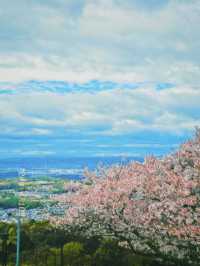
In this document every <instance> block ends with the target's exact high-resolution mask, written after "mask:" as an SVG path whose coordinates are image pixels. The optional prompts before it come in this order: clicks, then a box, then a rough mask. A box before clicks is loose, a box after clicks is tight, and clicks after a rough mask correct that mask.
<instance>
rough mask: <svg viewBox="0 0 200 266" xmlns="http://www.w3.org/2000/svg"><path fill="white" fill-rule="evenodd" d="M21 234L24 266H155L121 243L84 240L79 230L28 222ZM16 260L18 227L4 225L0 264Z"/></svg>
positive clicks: (0, 228)
mask: <svg viewBox="0 0 200 266" xmlns="http://www.w3.org/2000/svg"><path fill="white" fill-rule="evenodd" d="M21 233H22V234H21V240H22V243H21V259H20V262H21V266H111V265H113V266H153V265H154V264H153V263H154V262H153V260H152V259H151V258H145V257H141V256H133V254H132V252H130V250H129V249H127V248H125V247H122V246H121V245H120V243H119V242H118V241H117V240H113V239H111V238H101V237H99V236H93V237H91V238H83V237H82V236H81V234H79V232H78V231H72V230H71V232H70V233H69V232H68V231H66V230H64V229H62V228H55V227H53V226H52V225H50V224H49V223H47V222H37V223H36V222H29V223H24V224H23V225H22V231H21ZM15 257H16V226H15V225H14V224H5V223H1V224H0V265H7V266H14V265H15ZM156 265H157V264H156ZM158 266H159V265H158ZM162 266H165V265H164V264H162Z"/></svg>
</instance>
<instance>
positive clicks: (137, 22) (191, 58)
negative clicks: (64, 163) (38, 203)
mask: <svg viewBox="0 0 200 266" xmlns="http://www.w3.org/2000/svg"><path fill="white" fill-rule="evenodd" d="M199 24H200V1H199V0H190V1H188V0H148V1H146V0H95V1H94V0H93V1H92V0H56V1H55V0H45V1H44V0H29V1H27V0H18V1H9V0H8V1H4V0H0V158H9V157H23V156H25V157H29V156H65V157H79V156H118V155H120V156H144V155H146V154H152V153H153V154H155V155H162V154H165V153H167V152H171V151H174V150H175V149H177V147H178V145H179V144H180V143H181V142H183V141H185V140H187V139H188V138H189V137H191V136H192V134H193V133H194V128H195V126H199V125H200V84H199V77H200V53H199V50H200V34H199Z"/></svg>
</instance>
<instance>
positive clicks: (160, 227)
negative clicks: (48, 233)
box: [59, 129, 200, 260]
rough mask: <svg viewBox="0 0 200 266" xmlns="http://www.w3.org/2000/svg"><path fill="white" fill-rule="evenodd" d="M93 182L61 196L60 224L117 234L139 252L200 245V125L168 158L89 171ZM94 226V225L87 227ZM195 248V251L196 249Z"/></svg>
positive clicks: (184, 252)
mask: <svg viewBox="0 0 200 266" xmlns="http://www.w3.org/2000/svg"><path fill="white" fill-rule="evenodd" d="M87 177H88V178H87V183H85V184H84V185H82V186H80V187H79V189H78V190H77V191H76V192H75V193H72V194H71V195H70V196H66V197H65V196H63V197H62V199H60V200H61V201H63V202H65V203H66V204H68V206H70V207H69V208H68V209H67V211H66V214H65V216H64V217H63V218H62V219H60V220H59V223H60V224H68V225H69V224H79V225H83V226H84V227H85V228H87V230H88V232H93V233H96V234H97V233H102V234H108V233H109V234H112V235H113V236H114V237H117V238H118V239H119V240H121V241H125V242H127V243H128V244H129V246H130V248H131V249H132V250H133V251H134V252H144V253H147V254H173V255H176V256H188V257H189V260H191V256H190V250H189V249H188V247H189V246H190V247H191V246H192V247H194V248H196V250H197V252H199V249H198V247H199V245H200V130H199V129H197V130H196V135H195V137H194V138H193V139H192V140H189V141H187V142H185V143H184V144H182V145H181V146H180V148H179V150H178V151H177V152H175V153H173V154H170V155H168V156H166V157H164V158H162V159H157V158H155V157H153V156H151V157H148V158H146V159H145V161H144V162H143V163H140V162H131V163H129V164H127V165H114V166H112V167H109V168H100V169H99V171H98V172H88V173H87ZM86 225H88V227H87V226H86ZM193 252H194V250H193Z"/></svg>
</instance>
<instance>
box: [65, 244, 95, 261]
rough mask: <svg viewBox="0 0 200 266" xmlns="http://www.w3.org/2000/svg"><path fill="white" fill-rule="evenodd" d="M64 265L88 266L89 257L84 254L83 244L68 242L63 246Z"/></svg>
mask: <svg viewBox="0 0 200 266" xmlns="http://www.w3.org/2000/svg"><path fill="white" fill-rule="evenodd" d="M64 263H65V265H66V266H80V265H82V266H89V265H91V257H90V256H89V255H87V254H85V250H84V246H83V244H81V243H79V242H70V243H67V244H66V245H65V246H64Z"/></svg>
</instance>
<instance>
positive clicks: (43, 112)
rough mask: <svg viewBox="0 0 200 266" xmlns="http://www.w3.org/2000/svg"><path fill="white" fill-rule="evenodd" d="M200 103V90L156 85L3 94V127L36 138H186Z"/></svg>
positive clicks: (0, 111) (196, 121) (0, 118)
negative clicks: (156, 134)
mask: <svg viewBox="0 0 200 266" xmlns="http://www.w3.org/2000/svg"><path fill="white" fill-rule="evenodd" d="M119 86H120V85H119ZM121 86H123V85H121ZM199 99H200V89H199V88H198V87H189V86H187V87H181V86H174V87H171V88H169V89H164V90H158V89H156V88H155V87H154V86H153V85H151V84H150V85H145V86H143V87H139V88H135V89H125V88H123V87H122V88H115V89H110V90H106V89H105V90H101V91H97V90H95V89H94V91H92V92H87V91H76V90H75V89H74V91H73V92H66V93H64V94H59V93H52V92H47V91H44V92H42V89H41V91H40V92H33V91H31V92H28V91H27V92H22V93H18V94H15V95H4V96H2V95H1V96H0V106H1V108H0V122H1V123H0V127H1V131H2V132H4V129H3V128H4V126H5V124H6V125H7V127H8V128H9V130H11V131H12V129H13V131H14V134H16V132H17V131H19V132H18V134H23V132H27V134H30V135H31V134H33V135H34V134H35V135H52V134H59V133H62V134H63V132H70V131H71V130H86V131H88V132H90V133H92V132H96V131H98V132H99V134H108V135H109V134H124V133H130V132H133V133H134V132H140V131H146V130H153V131H163V132H174V133H175V132H176V133H183V132H186V131H188V130H189V131H190V130H193V128H194V126H195V125H199V124H200V119H199V117H200V113H199V112H200V110H199ZM9 130H8V132H9Z"/></svg>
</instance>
